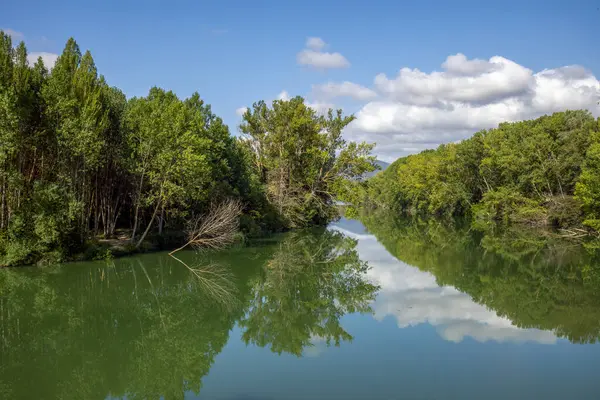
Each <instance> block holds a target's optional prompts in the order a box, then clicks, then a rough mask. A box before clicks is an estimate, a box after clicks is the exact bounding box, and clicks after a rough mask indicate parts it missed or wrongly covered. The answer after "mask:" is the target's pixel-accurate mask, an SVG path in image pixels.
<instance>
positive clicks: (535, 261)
mask: <svg viewBox="0 0 600 400" xmlns="http://www.w3.org/2000/svg"><path fill="white" fill-rule="evenodd" d="M533 117H536V118H533ZM532 118H533V119H530V120H525V121H521V122H505V123H501V124H500V125H499V126H498V127H496V128H493V129H489V130H483V131H479V132H475V133H474V134H473V135H472V136H471V137H470V138H468V139H465V140H462V141H460V142H457V143H449V144H443V145H441V146H439V147H438V148H437V149H431V150H426V151H423V152H421V153H418V154H413V155H409V156H406V157H402V158H399V159H397V160H396V161H394V162H393V163H392V164H389V165H388V164H387V163H384V162H382V161H381V160H378V159H376V157H375V156H374V155H373V154H372V153H373V152H374V150H375V144H370V143H357V142H352V141H347V140H346V139H345V136H344V132H345V129H346V128H347V127H348V126H349V125H350V124H351V123H352V122H353V120H354V116H353V115H345V114H344V113H343V112H342V110H332V109H330V110H329V111H328V112H325V113H322V112H317V111H315V110H314V109H313V108H312V107H311V106H310V103H309V102H307V101H305V100H304V99H303V98H302V97H294V98H291V99H280V100H274V101H272V102H271V101H269V102H267V101H257V102H256V103H254V104H253V105H252V106H251V107H250V108H247V109H246V111H245V113H244V114H243V116H242V119H241V123H240V125H239V126H238V127H237V128H238V129H239V131H240V134H239V135H234V134H232V132H231V131H230V128H229V127H228V126H227V125H226V124H225V123H224V121H223V120H222V119H221V118H219V117H218V116H217V115H215V114H214V113H213V111H212V109H211V106H210V105H209V104H207V103H206V102H205V99H203V98H201V97H200V95H199V94H198V93H194V94H193V95H192V96H190V97H189V98H186V99H181V98H179V97H178V96H177V95H175V93H174V92H172V91H168V90H165V89H161V88H158V87H153V88H151V89H150V90H149V92H148V94H147V95H146V96H144V97H131V98H128V97H127V96H126V95H125V94H124V93H123V92H122V91H121V90H119V89H118V88H116V87H112V86H110V85H109V83H108V82H107V81H106V79H105V78H104V77H103V76H102V75H101V74H100V73H99V72H98V71H97V69H96V66H95V63H94V60H93V58H92V55H91V53H90V52H89V51H86V52H82V51H81V49H80V48H79V46H78V44H77V43H76V42H75V40H74V39H69V40H68V42H67V43H66V46H65V47H64V50H63V52H62V54H61V55H60V56H59V57H58V59H57V60H56V63H55V64H54V65H53V66H52V68H50V66H46V65H44V62H43V60H42V58H39V59H38V60H37V61H36V62H35V63H30V62H28V53H27V49H26V47H25V44H24V43H23V42H21V43H19V44H16V43H14V42H13V41H12V39H11V36H10V35H8V34H6V33H4V32H2V31H0V190H1V198H0V267H1V268H0V398H2V399H30V398H31V399H51V400H53V399H57V400H58V399H71V398H72V399H99V400H101V399H105V400H116V399H140V400H141V399H222V400H223V399H224V400H242V399H243V400H258V399H291V400H304V399H309V398H310V399H312V398H327V399H345V400H346V399H356V400H359V399H360V400H363V399H378V400H384V399H391V398H427V399H466V398H486V399H498V400H500V399H507V398H523V399H531V398H545V399H557V400H558V399H561V400H562V399H565V398H578V399H590V400H591V399H596V398H597V394H598V392H599V391H600V381H599V380H598V379H597V371H598V367H599V366H600V364H599V361H598V360H600V344H598V342H599V341H600V237H599V233H600V119H596V118H594V116H593V115H592V114H591V113H590V112H588V111H586V110H565V111H562V112H556V113H554V114H551V115H544V116H541V117H539V116H538V115H536V116H532ZM33 265H34V267H26V266H33Z"/></svg>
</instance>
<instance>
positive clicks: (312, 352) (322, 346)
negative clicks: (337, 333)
mask: <svg viewBox="0 0 600 400" xmlns="http://www.w3.org/2000/svg"><path fill="white" fill-rule="evenodd" d="M310 342H311V343H312V346H307V347H305V348H304V349H303V351H302V355H303V356H304V357H319V356H320V355H321V354H322V353H323V352H324V351H325V350H326V349H327V343H326V342H325V339H324V338H322V337H320V336H317V335H311V336H310Z"/></svg>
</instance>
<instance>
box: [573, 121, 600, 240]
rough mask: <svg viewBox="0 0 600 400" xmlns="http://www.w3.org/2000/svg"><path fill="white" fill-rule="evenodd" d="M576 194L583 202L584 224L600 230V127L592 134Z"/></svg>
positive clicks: (599, 123) (599, 125)
mask: <svg viewBox="0 0 600 400" xmlns="http://www.w3.org/2000/svg"><path fill="white" fill-rule="evenodd" d="M598 127H600V120H599V121H598ZM575 196H576V197H577V199H578V200H579V201H581V203H582V204H583V210H584V213H585V220H584V224H585V225H587V226H589V227H590V228H592V229H594V230H596V231H598V232H600V129H598V131H595V132H593V133H592V134H591V144H590V147H589V148H588V149H587V152H586V158H585V163H584V166H583V170H582V172H581V176H580V177H579V181H578V182H577V185H576V187H575Z"/></svg>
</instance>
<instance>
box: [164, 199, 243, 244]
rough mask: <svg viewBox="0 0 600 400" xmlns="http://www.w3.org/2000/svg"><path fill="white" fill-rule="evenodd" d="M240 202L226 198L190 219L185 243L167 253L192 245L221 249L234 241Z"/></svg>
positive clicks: (239, 213)
mask: <svg viewBox="0 0 600 400" xmlns="http://www.w3.org/2000/svg"><path fill="white" fill-rule="evenodd" d="M241 214H242V204H241V203H240V202H239V201H238V200H231V199H230V200H226V201H225V202H223V203H221V204H219V205H213V206H211V208H210V210H209V211H208V213H206V214H205V215H202V216H200V217H197V218H194V219H192V221H191V222H190V224H189V228H188V231H187V239H188V241H187V243H186V244H184V245H183V246H181V247H179V248H178V249H175V250H173V251H172V252H170V253H169V255H173V254H175V253H176V252H178V251H180V250H183V249H185V248H186V247H188V246H193V247H195V248H197V249H202V248H209V249H222V248H224V247H227V246H228V245H230V244H232V243H233V242H234V241H235V235H236V233H237V232H238V229H239V220H240V215H241Z"/></svg>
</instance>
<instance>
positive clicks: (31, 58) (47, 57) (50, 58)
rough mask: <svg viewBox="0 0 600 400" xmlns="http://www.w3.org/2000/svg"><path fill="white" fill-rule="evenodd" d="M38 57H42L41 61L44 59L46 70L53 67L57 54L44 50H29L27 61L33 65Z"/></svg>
mask: <svg viewBox="0 0 600 400" xmlns="http://www.w3.org/2000/svg"><path fill="white" fill-rule="evenodd" d="M38 57H42V61H44V65H45V66H46V68H48V70H51V69H52V68H53V67H54V64H55V63H56V60H57V59H58V54H54V53H47V52H45V51H39V52H38V51H34V52H31V53H29V54H27V61H28V62H29V65H34V64H35V63H36V62H37V60H38Z"/></svg>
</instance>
